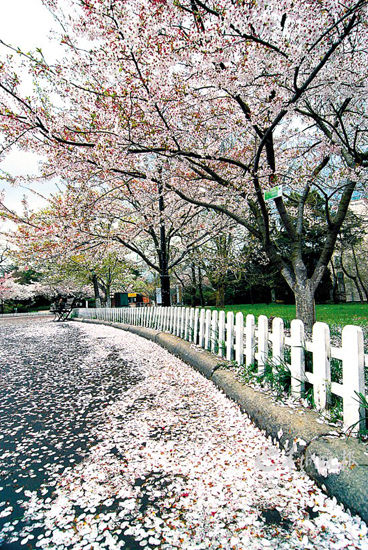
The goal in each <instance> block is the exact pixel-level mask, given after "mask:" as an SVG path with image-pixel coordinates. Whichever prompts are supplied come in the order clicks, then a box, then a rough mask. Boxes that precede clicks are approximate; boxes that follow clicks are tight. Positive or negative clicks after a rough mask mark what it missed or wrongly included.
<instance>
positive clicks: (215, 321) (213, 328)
mask: <svg viewBox="0 0 368 550" xmlns="http://www.w3.org/2000/svg"><path fill="white" fill-rule="evenodd" d="M217 324H218V311H217V310H214V311H213V312H212V322H211V351H212V353H216V351H217V350H216V341H217Z"/></svg>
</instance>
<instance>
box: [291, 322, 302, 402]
mask: <svg viewBox="0 0 368 550" xmlns="http://www.w3.org/2000/svg"><path fill="white" fill-rule="evenodd" d="M290 337H291V349H290V354H291V365H290V371H291V393H292V395H293V396H294V397H296V398H298V397H301V395H302V393H303V392H304V386H305V383H304V379H305V375H304V373H305V353H304V324H303V321H301V320H300V319H293V320H292V321H291V325H290Z"/></svg>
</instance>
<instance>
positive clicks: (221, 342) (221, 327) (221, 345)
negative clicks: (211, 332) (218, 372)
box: [218, 311, 226, 357]
mask: <svg viewBox="0 0 368 550" xmlns="http://www.w3.org/2000/svg"><path fill="white" fill-rule="evenodd" d="M225 326H226V325H225V312H224V311H220V313H219V324H218V355H219V356H220V357H224V355H225V350H226V343H225Z"/></svg>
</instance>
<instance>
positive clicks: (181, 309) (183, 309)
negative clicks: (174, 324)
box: [180, 307, 186, 338]
mask: <svg viewBox="0 0 368 550" xmlns="http://www.w3.org/2000/svg"><path fill="white" fill-rule="evenodd" d="M185 310H186V308H185V307H181V308H180V313H181V323H180V338H184V332H185Z"/></svg>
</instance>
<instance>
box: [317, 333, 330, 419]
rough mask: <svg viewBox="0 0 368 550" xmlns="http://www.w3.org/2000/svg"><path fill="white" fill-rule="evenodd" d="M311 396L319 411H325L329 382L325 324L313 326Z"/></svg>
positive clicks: (327, 341)
mask: <svg viewBox="0 0 368 550" xmlns="http://www.w3.org/2000/svg"><path fill="white" fill-rule="evenodd" d="M313 374H314V384H313V396H314V403H315V406H316V408H317V410H319V411H323V410H324V409H326V407H327V405H328V402H329V391H328V389H329V388H328V385H329V383H330V382H331V371H330V328H329V326H328V325H326V323H315V324H314V326H313Z"/></svg>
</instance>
